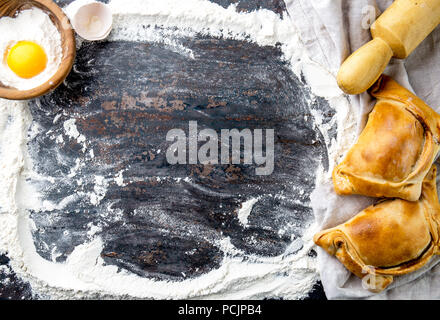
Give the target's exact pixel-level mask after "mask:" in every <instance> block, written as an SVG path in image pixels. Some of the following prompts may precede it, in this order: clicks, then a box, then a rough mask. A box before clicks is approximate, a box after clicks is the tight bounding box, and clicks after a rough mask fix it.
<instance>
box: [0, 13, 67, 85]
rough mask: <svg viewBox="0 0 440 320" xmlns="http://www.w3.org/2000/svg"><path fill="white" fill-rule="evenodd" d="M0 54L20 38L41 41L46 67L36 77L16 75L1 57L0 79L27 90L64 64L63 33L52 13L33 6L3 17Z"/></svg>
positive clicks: (0, 30) (49, 76) (44, 80)
mask: <svg viewBox="0 0 440 320" xmlns="http://www.w3.org/2000/svg"><path fill="white" fill-rule="evenodd" d="M0 34H1V35H2V36H1V37H0V57H3V55H4V53H5V52H8V50H9V49H10V48H11V47H12V46H13V45H14V44H16V43H17V42H18V41H22V40H23V41H32V42H35V43H37V44H39V45H40V46H41V47H42V48H43V49H44V51H45V53H46V55H47V66H46V69H45V70H43V71H42V72H41V73H40V74H38V75H37V76H35V77H33V78H30V79H23V78H20V77H19V76H17V75H16V74H15V73H14V72H13V71H12V70H11V69H10V68H9V67H8V65H7V64H6V62H5V61H4V60H3V59H2V61H1V63H0V82H2V83H3V84H4V85H7V86H10V87H13V88H17V89H20V90H28V89H32V88H35V87H37V86H39V85H41V84H43V83H44V82H46V81H48V80H49V79H50V78H51V77H52V76H53V75H54V74H55V73H56V71H57V70H58V67H59V65H60V63H61V56H62V49H61V35H60V33H59V32H58V29H57V28H56V27H55V25H54V24H53V22H52V21H51V20H50V18H49V16H48V15H47V14H46V13H45V12H44V11H42V10H40V9H37V8H32V9H28V10H24V11H22V12H21V13H20V14H19V15H18V16H17V17H15V18H9V17H6V18H1V19H0Z"/></svg>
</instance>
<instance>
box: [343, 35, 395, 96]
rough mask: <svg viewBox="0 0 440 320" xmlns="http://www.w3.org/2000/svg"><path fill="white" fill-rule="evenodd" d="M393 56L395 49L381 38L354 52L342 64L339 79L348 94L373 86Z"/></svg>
mask: <svg viewBox="0 0 440 320" xmlns="http://www.w3.org/2000/svg"><path fill="white" fill-rule="evenodd" d="M392 56H393V50H391V48H390V46H389V45H388V44H387V43H386V42H385V41H384V40H382V39H381V38H375V39H373V40H371V41H370V42H368V43H366V44H365V45H363V46H362V47H360V48H359V49H358V50H356V51H355V52H353V53H352V54H351V55H350V56H349V57H348V58H347V59H346V60H345V61H344V63H343V64H342V65H341V68H340V69H339V72H338V76H337V81H338V85H339V87H340V88H341V89H342V90H343V91H344V92H345V93H348V94H359V93H362V92H364V91H366V90H367V89H368V88H369V87H371V86H372V85H373V84H374V83H375V82H376V80H377V79H378V78H379V76H380V75H381V74H382V72H383V71H384V70H385V68H386V66H387V65H388V63H389V62H390V60H391V58H392Z"/></svg>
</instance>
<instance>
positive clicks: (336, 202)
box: [286, 0, 440, 299]
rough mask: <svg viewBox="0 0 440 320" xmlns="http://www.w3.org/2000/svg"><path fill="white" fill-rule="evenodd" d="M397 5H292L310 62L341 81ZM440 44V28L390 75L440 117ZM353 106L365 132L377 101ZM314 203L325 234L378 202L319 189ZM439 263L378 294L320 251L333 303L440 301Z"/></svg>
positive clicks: (331, 1)
mask: <svg viewBox="0 0 440 320" xmlns="http://www.w3.org/2000/svg"><path fill="white" fill-rule="evenodd" d="M391 3H392V1H391V0H377V1H375V0H288V1H286V5H287V10H288V12H289V15H290V18H291V19H292V22H293V24H294V25H295V27H296V28H297V29H298V31H299V32H300V35H301V39H302V41H303V42H304V44H305V46H306V48H307V50H308V53H309V56H310V57H311V59H312V60H313V61H314V62H316V63H318V64H320V65H322V66H324V67H325V68H326V69H328V70H329V71H330V72H331V73H332V74H333V75H335V76H336V74H337V72H338V69H339V66H340V65H341V63H342V62H343V61H344V59H345V58H346V57H347V56H348V55H349V54H350V53H351V52H353V51H354V50H356V49H358V48H359V47H360V46H362V45H363V44H364V43H366V42H367V41H369V40H371V35H370V31H369V29H368V22H370V23H371V21H369V14H370V13H371V12H372V13H373V16H374V13H376V16H378V15H379V14H380V12H383V11H384V10H385V9H386V8H387V7H388V6H389V5H390V4H391ZM402 19H404V17H402ZM365 26H367V27H365ZM439 44H440V28H437V29H436V30H434V32H433V33H432V34H431V35H429V36H428V38H427V39H425V40H424V41H423V42H422V43H421V44H420V46H419V47H418V48H417V49H416V50H415V51H414V52H413V53H412V54H411V55H410V56H409V57H408V58H407V59H406V60H398V59H392V60H391V63H390V65H389V66H388V68H387V69H386V71H385V73H386V74H388V75H390V76H392V77H393V78H394V79H395V80H396V81H397V82H399V83H400V84H401V85H402V86H404V87H406V88H407V89H409V90H411V91H412V92H414V93H416V94H417V96H419V97H420V98H421V99H423V100H424V101H425V102H426V103H427V104H428V105H430V106H431V107H432V108H434V109H435V110H436V111H437V112H439V111H440V46H439ZM335 81H336V80H335ZM350 102H351V103H352V104H353V105H354V106H355V107H357V108H354V109H357V110H358V115H357V116H358V128H359V131H360V130H361V129H362V128H363V126H364V125H365V119H366V115H367V114H368V113H369V112H370V111H371V108H372V106H373V105H374V101H373V100H372V99H371V97H370V96H369V95H368V94H367V93H363V94H361V95H358V96H350ZM437 181H438V180H437ZM311 198H312V200H313V199H319V200H320V201H315V202H314V203H320V205H315V206H314V208H313V211H314V215H315V219H316V223H317V225H318V226H319V228H321V229H325V228H329V227H333V226H336V225H338V224H340V223H342V222H344V221H346V220H348V219H349V218H351V217H353V216H354V215H355V214H357V213H358V212H359V211H361V210H363V209H365V208H366V207H367V206H368V205H370V204H371V203H372V201H373V200H372V199H371V198H367V197H362V196H344V197H341V196H338V195H336V194H335V192H334V190H333V185H332V184H331V183H328V184H325V185H317V187H316V190H315V191H314V192H313V194H312V196H311ZM322 199H325V200H326V201H322ZM312 202H313V201H312ZM438 261H439V258H438V257H435V258H434V259H432V260H431V261H430V263H428V265H426V266H425V267H424V268H422V269H420V270H418V271H416V272H414V273H411V274H409V275H405V276H400V277H395V278H394V282H393V283H392V284H391V285H390V286H389V287H388V288H387V289H386V290H385V291H383V292H382V293H379V294H373V293H371V292H369V291H367V290H365V289H364V288H363V287H362V283H361V280H360V279H359V278H357V277H355V276H354V275H352V274H351V273H350V272H349V271H348V270H346V269H345V267H344V266H343V265H342V264H341V263H340V262H339V261H338V260H337V259H336V258H334V257H333V256H330V255H329V254H327V253H326V252H325V251H324V250H322V249H321V248H318V268H319V272H320V275H321V281H322V284H323V286H324V290H325V293H326V295H327V298H328V299H354V298H370V299H427V298H430V299H436V298H437V299H439V298H440V265H437V266H436V264H437V262H438Z"/></svg>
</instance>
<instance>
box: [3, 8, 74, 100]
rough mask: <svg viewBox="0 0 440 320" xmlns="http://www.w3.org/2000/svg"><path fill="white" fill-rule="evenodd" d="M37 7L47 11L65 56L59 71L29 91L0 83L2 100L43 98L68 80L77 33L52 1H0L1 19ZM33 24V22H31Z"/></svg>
mask: <svg viewBox="0 0 440 320" xmlns="http://www.w3.org/2000/svg"><path fill="white" fill-rule="evenodd" d="M32 7H37V8H39V9H41V10H43V11H45V12H46V13H47V14H48V15H49V17H50V19H51V20H52V22H53V23H54V25H55V26H56V27H57V29H58V31H59V32H60V34H61V46H62V52H63V56H62V58H61V64H60V66H59V67H58V71H57V72H56V73H55V74H54V75H53V76H52V78H50V79H49V80H48V81H47V82H45V83H43V84H41V85H39V86H38V87H35V88H33V89H29V90H18V89H15V88H11V87H7V86H5V85H3V84H2V83H1V82H0V98H5V99H11V100H27V99H32V98H36V97H39V96H42V95H44V94H46V93H48V92H49V91H51V90H54V89H55V88H56V87H58V86H59V85H60V84H61V83H62V82H63V81H64V79H66V77H67V75H68V74H69V72H70V70H71V69H72V66H73V62H74V60H75V53H76V44H75V33H74V31H73V29H72V26H71V24H70V22H69V19H68V18H67V16H66V15H65V14H64V12H63V11H62V10H61V8H60V7H58V6H57V5H56V4H55V3H54V2H53V1H51V0H0V17H5V16H9V17H14V16H15V15H16V14H17V13H19V12H20V11H21V10H25V9H30V8H32ZM30 23H31V22H30Z"/></svg>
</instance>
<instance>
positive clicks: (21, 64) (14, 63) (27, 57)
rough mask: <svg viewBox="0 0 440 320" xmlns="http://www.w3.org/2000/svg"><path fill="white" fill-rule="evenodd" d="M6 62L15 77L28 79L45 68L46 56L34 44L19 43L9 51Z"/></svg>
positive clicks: (28, 42)
mask: <svg viewBox="0 0 440 320" xmlns="http://www.w3.org/2000/svg"><path fill="white" fill-rule="evenodd" d="M6 62H7V64H8V66H9V68H11V70H12V71H13V72H14V73H15V74H16V75H17V76H19V77H20V78H24V79H30V78H32V77H35V76H36V75H38V74H40V73H41V72H42V71H43V70H44V69H45V68H46V65H47V56H46V53H45V52H44V50H43V48H42V47H41V46H39V45H38V44H36V43H35V42H31V41H19V42H17V44H15V45H14V46H13V47H12V48H11V49H10V50H9V53H8V56H7V61H6Z"/></svg>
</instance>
